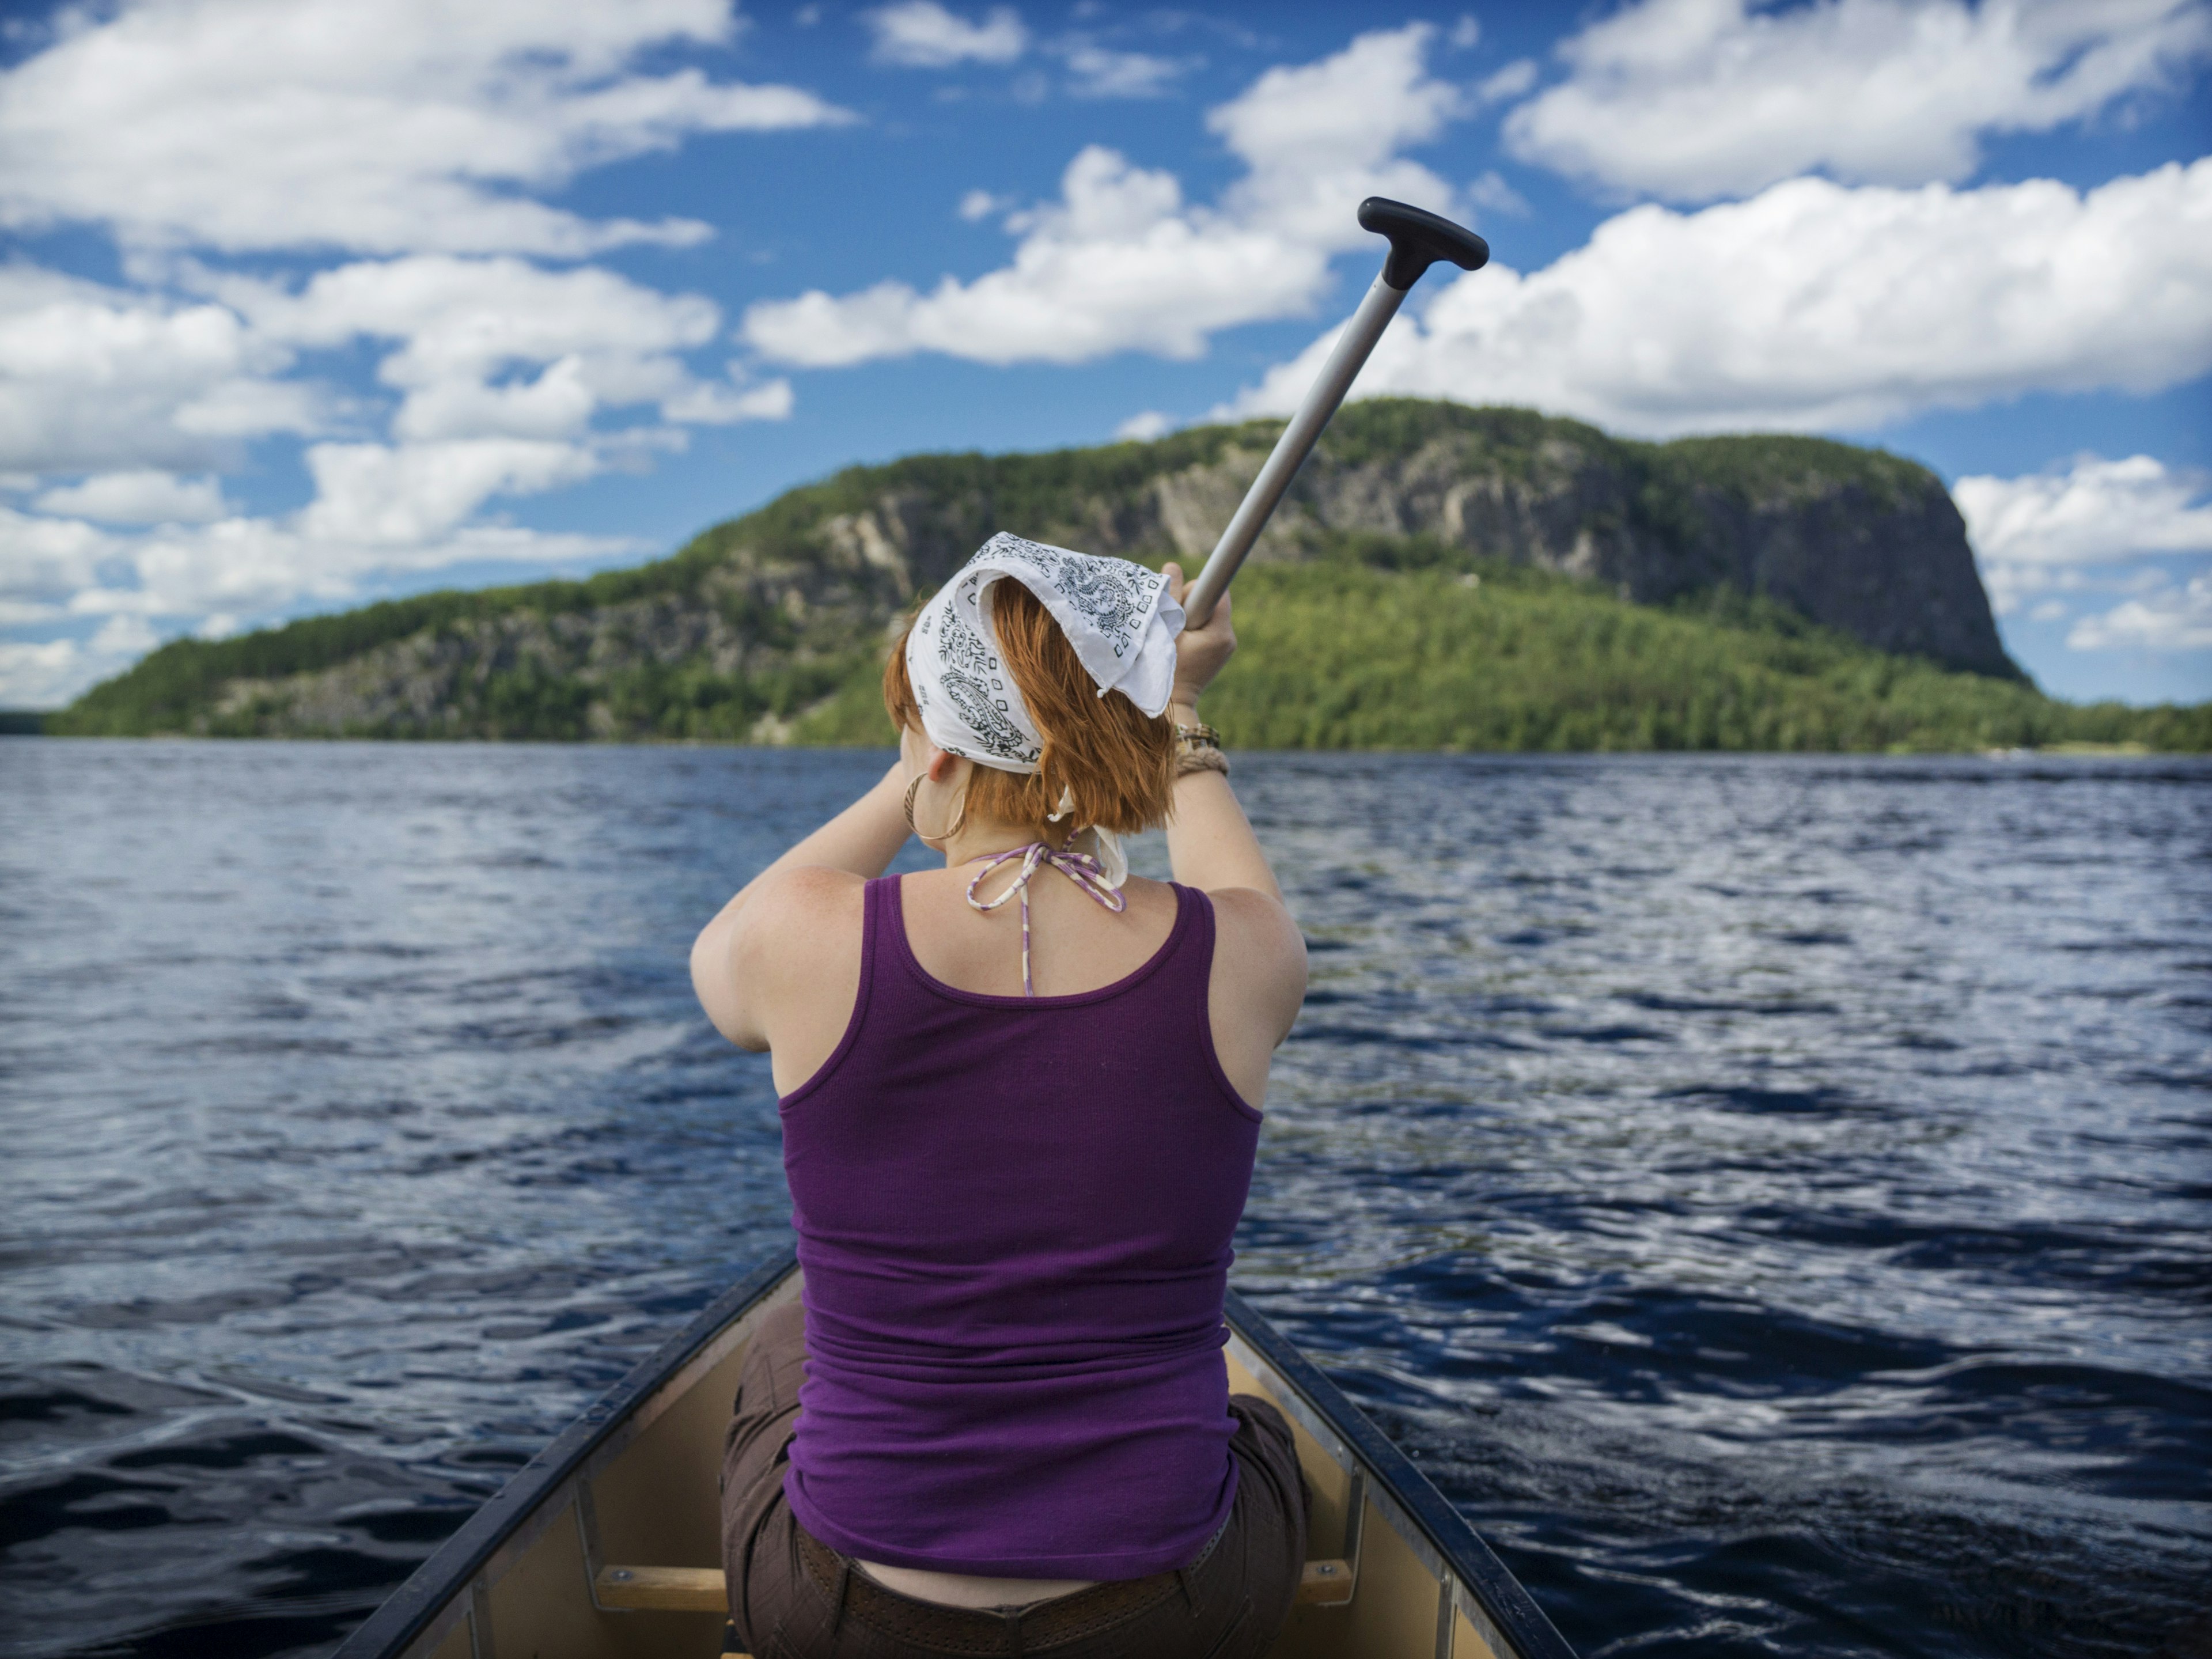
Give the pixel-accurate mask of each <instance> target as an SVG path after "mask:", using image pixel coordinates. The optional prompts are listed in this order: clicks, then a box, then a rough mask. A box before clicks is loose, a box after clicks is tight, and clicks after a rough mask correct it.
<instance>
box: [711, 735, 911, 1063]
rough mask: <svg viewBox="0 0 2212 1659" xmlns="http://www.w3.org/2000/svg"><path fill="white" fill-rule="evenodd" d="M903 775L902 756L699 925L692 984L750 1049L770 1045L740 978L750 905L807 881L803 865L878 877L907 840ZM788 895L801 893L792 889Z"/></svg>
mask: <svg viewBox="0 0 2212 1659" xmlns="http://www.w3.org/2000/svg"><path fill="white" fill-rule="evenodd" d="M903 790H904V780H903V779H902V776H901V775H900V771H899V763H897V762H896V761H893V762H892V763H891V765H890V770H889V771H887V772H885V773H884V775H883V776H882V777H881V778H880V779H878V781H877V783H876V786H875V787H874V788H872V789H871V790H869V791H868V793H866V794H865V795H863V796H861V797H860V799H858V800H856V801H854V803H853V804H852V805H850V806H848V807H847V808H846V809H845V810H844V811H842V812H840V813H838V814H837V816H836V817H834V818H832V819H830V820H829V823H825V824H823V826H822V827H821V828H820V829H817V830H816V831H815V832H814V833H813V834H812V835H811V836H807V837H806V838H805V840H804V841H801V842H799V844H798V845H797V846H795V847H793V848H792V849H791V850H790V851H789V852H787V853H786V854H783V856H782V857H781V858H779V859H777V860H775V863H773V864H771V865H769V866H768V868H767V869H765V870H763V871H762V872H760V874H758V875H757V876H755V877H754V878H752V879H751V880H750V881H749V882H747V883H746V884H744V886H743V887H741V888H739V889H738V892H737V896H735V897H733V898H732V899H731V901H730V902H728V903H727V904H726V905H724V906H723V907H722V908H721V909H720V912H719V913H718V914H717V915H715V917H714V920H713V921H710V922H708V924H707V925H706V926H705V927H702V928H701V929H700V930H699V937H698V938H697V939H695V940H694V941H693V942H692V945H691V988H692V989H693V990H695V991H696V992H697V993H698V994H699V1006H701V1007H702V1008H704V1009H705V1010H706V1011H707V1018H708V1019H710V1020H712V1021H714V1029H715V1030H718V1031H720V1033H721V1034H722V1035H723V1036H726V1037H727V1038H729V1039H730V1041H731V1042H736V1043H740V1044H742V1045H744V1047H746V1048H763V1047H765V1046H766V1039H765V1038H764V1037H763V1036H762V1035H761V1033H760V1032H759V1030H758V1029H757V1028H758V1024H759V1022H758V1021H757V1019H756V1018H752V1017H750V1011H749V1010H748V1009H747V1007H746V1006H745V1003H746V998H745V996H744V985H743V984H742V983H741V981H740V974H739V966H740V964H739V961H738V949H737V946H738V942H739V941H738V932H739V928H740V926H741V924H742V922H743V921H744V916H745V910H746V907H747V905H748V904H750V902H752V901H753V900H754V899H756V898H757V897H759V896H760V895H761V894H762V893H763V891H771V890H772V891H775V892H776V893H777V894H778V896H782V890H783V889H785V888H789V887H793V886H794V885H799V884H800V883H798V882H794V881H793V879H791V878H792V877H793V874H794V872H799V871H833V872H843V873H845V874H848V875H853V876H860V877H869V876H880V875H881V874H883V872H884V869H885V867H886V866H889V865H890V861H891V860H893V859H895V858H896V857H897V856H898V851H899V848H902V847H903V846H905V845H906V838H907V834H908V831H907V827H906V814H905V812H904V811H902V803H901V796H902V793H903ZM792 896H793V897H798V896H799V895H796V894H793V895H792Z"/></svg>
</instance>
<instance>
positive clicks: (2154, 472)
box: [1951, 455, 2212, 565]
mask: <svg viewBox="0 0 2212 1659" xmlns="http://www.w3.org/2000/svg"><path fill="white" fill-rule="evenodd" d="M2204 495H2205V489H2204V481H2203V479H2202V478H2197V477H2188V476H2185V475H2183V474H2179V473H2177V472H2174V471H2171V470H2169V469H2168V468H2167V467H2166V465H2165V464H2164V463H2162V462H2160V461H2159V460H2156V459H2154V458H2153V457H2151V456H2148V455H2130V456H2129V457H2128V458H2127V459H2124V460H2118V461H2108V460H2106V459H2104V458H2103V457H2101V456H2098V455H2084V456H2081V458H2079V459H2076V460H2075V462H2074V464H2073V465H2072V466H2070V467H2069V468H2068V469H2067V470H2066V471H2063V472H2043V473H2031V474H2029V475H2028V476H2027V477H2021V478H1996V477H1985V476H1976V477H1966V478H1961V479H1960V480H1959V481H1958V482H1957V483H1954V484H1953V485H1952V486H1951V496H1952V499H1953V500H1954V501H1957V502H1958V503H1959V511H1960V513H1963V514H1965V515H1966V533H1967V535H1968V536H1969V537H1970V538H1972V541H1973V544H1974V550H1975V551H1976V552H1977V553H1978V554H1979V555H1980V556H1981V557H1982V558H1983V560H1984V562H1992V563H2000V564H2045V565H2084V564H2109V563H2112V562H2116V561H2119V560H2126V559H2137V558H2141V557H2142V556H2144V555H2145V554H2159V553H2212V502H2209V501H2206V500H2205V499H2204Z"/></svg>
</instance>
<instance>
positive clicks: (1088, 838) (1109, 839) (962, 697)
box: [906, 531, 1183, 995]
mask: <svg viewBox="0 0 2212 1659" xmlns="http://www.w3.org/2000/svg"><path fill="white" fill-rule="evenodd" d="M1008 578H1012V580H1015V581H1018V582H1019V583H1020V584H1021V585H1022V586H1024V587H1026V588H1028V589H1029V591H1030V592H1032V593H1034V594H1036V597H1037V599H1038V600H1039V601H1040V602H1041V603H1042V605H1044V608H1045V609H1046V611H1048V612H1050V613H1051V616H1052V619H1053V620H1054V622H1056V623H1059V624H1060V631H1061V632H1062V633H1064V634H1066V635H1067V642H1068V643H1069V644H1070V645H1072V646H1073V647H1075V656H1076V660H1077V661H1079V662H1080V663H1081V664H1082V665H1083V666H1084V669H1085V671H1086V672H1087V673H1089V674H1090V676H1091V678H1092V679H1093V680H1095V681H1096V682H1097V685H1098V695H1099V696H1102V697H1103V696H1105V695H1106V694H1107V693H1108V692H1109V691H1119V692H1120V693H1121V695H1122V696H1125V697H1127V698H1128V700H1129V701H1130V702H1133V703H1134V704H1136V706H1137V707H1138V708H1140V709H1142V710H1143V711H1144V712H1145V713H1146V714H1149V715H1151V716H1152V717H1153V718H1154V719H1158V716H1159V715H1160V714H1161V712H1162V711H1163V710H1164V709H1165V708H1167V706H1168V697H1169V695H1170V693H1171V692H1172V691H1173V690H1175V668H1176V635H1179V634H1181V633H1182V623H1183V614H1182V606H1181V605H1177V604H1176V602H1175V600H1174V599H1171V598H1170V597H1169V594H1168V590H1167V580H1166V578H1164V577H1163V576H1160V575H1158V574H1154V573H1153V572H1152V571H1150V570H1147V569H1146V568H1145V567H1144V566H1142V565H1140V564H1136V563H1133V562H1131V561H1129V560H1127V559H1114V558H1102V557H1100V556H1097V555H1095V554H1091V553H1072V552H1070V551H1069V550H1067V549H1066V548H1064V547H1052V546H1049V545H1048V544H1045V543H1043V542H1033V541H1029V540H1026V539H1025V538H1022V537H1020V536H1012V535H1008V534H1006V532H1003V531H1001V532H1000V533H999V534H998V535H995V536H994V537H992V538H991V539H990V540H989V541H987V542H985V543H984V544H983V545H982V546H981V548H980V549H978V550H976V554H975V557H974V558H972V559H970V560H969V561H968V562H967V563H966V564H965V565H963V566H962V567H961V568H960V569H959V570H958V571H957V573H956V574H954V576H953V578H952V580H951V581H949V582H947V583H945V586H943V587H941V588H939V590H938V591H937V593H936V596H935V597H934V598H933V599H931V600H930V601H929V603H928V604H927V605H924V606H923V607H922V610H921V615H920V616H919V617H916V618H915V624H914V629H913V631H912V632H911V633H909V634H908V635H907V641H906V672H907V680H908V684H911V685H912V686H913V688H914V701H915V707H916V708H918V709H919V710H920V711H921V729H922V731H923V732H925V733H927V736H928V738H929V740H930V742H932V743H933V744H936V745H937V746H938V747H939V749H942V750H944V751H945V753H946V754H948V755H959V756H962V757H964V758H966V759H968V760H971V761H974V762H975V763H976V764H977V765H978V766H988V767H993V768H995V769H997V770H999V771H1001V772H1020V773H1024V774H1028V773H1034V772H1036V769H1037V768H1038V766H1039V764H1040V763H1041V762H1042V759H1043V757H1044V738H1042V735H1041V734H1040V733H1039V732H1038V731H1037V729H1036V723H1035V722H1034V721H1032V720H1030V711H1029V708H1028V707H1027V705H1025V704H1024V702H1022V694H1021V690H1020V689H1019V688H1018V687H1017V686H1016V685H1015V684H1014V679H1013V676H1012V674H1010V673H1009V672H1007V671H1006V658H1005V655H1004V653H1002V652H1001V651H1000V648H999V635H998V632H997V630H996V629H994V627H993V626H992V622H991V589H992V587H993V586H994V585H995V584H997V583H998V582H1000V581H1002V580H1006V579H1008ZM1067 810H1068V802H1067V799H1066V796H1065V795H1064V794H1063V796H1062V797H1061V803H1060V812H1065V811H1067ZM1058 816H1060V813H1055V814H1054V817H1058ZM1085 848H1088V850H1085ZM1017 858H1018V859H1019V860H1021V864H1020V866H1019V867H1018V869H1017V870H1016V872H1015V873H1014V877H1013V879H1012V882H1011V883H1010V884H1009V885H1008V886H1007V887H1006V890H1004V891H1002V892H1000V894H999V896H997V897H996V898H994V899H988V900H984V899H979V898H977V897H976V896H975V889H976V886H977V884H979V883H981V881H982V880H983V878H984V877H985V876H987V875H988V874H990V873H991V872H992V871H994V870H995V869H997V868H999V867H1000V866H1001V865H1003V864H1005V863H1006V861H1007V860H1012V859H1017ZM1047 865H1048V866H1051V867H1052V868H1054V869H1055V870H1058V871H1059V872H1060V873H1061V874H1062V875H1064V876H1066V877H1067V878H1069V879H1070V880H1072V881H1073V882H1074V883H1075V884H1076V885H1077V886H1079V887H1080V888H1081V889H1082V890H1084V891H1085V892H1086V893H1088V894H1090V896H1091V897H1092V898H1094V899H1096V900H1097V901H1098V902H1099V903H1101V904H1103V905H1105V906H1106V907H1107V908H1109V909H1112V910H1119V909H1121V893H1120V891H1119V889H1120V887H1121V884H1122V883H1123V882H1124V881H1126V880H1127V879H1128V875H1129V861H1128V860H1127V857H1125V856H1124V855H1123V854H1122V851H1121V842H1120V840H1119V839H1118V838H1117V837H1116V836H1115V835H1114V833H1113V832H1112V831H1111V830H1109V829H1101V828H1099V827H1098V826H1097V825H1095V824H1090V825H1078V826H1077V829H1076V833H1075V834H1074V835H1073V836H1070V837H1069V839H1068V844H1067V846H1066V848H1052V847H1050V846H1048V845H1047V844H1046V843H1045V842H1031V843H1030V845H1028V846H1027V847H1018V848H1012V849H1011V850H1010V851H1007V852H1005V853H1000V854H995V855H991V856H989V858H988V861H987V863H986V864H985V866H984V868H983V869H982V870H981V871H979V872H977V873H976V876H975V880H974V881H971V882H969V884H968V902H969V903H970V904H972V905H974V906H975V908H977V909H979V910H993V909H996V908H998V907H999V906H1000V905H1001V904H1003V903H1005V902H1006V900H1007V898H1008V897H1010V896H1013V895H1014V894H1017V893H1018V894H1019V895H1020V898H1021V912H1022V990H1023V992H1024V994H1029V995H1034V994H1035V990H1034V987H1033V985H1032V983H1031V981H1030V896H1029V881H1030V877H1031V876H1032V875H1034V874H1035V873H1036V872H1037V870H1038V869H1039V868H1040V867H1042V866H1047Z"/></svg>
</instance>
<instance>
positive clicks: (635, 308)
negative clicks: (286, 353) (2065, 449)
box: [204, 254, 789, 441]
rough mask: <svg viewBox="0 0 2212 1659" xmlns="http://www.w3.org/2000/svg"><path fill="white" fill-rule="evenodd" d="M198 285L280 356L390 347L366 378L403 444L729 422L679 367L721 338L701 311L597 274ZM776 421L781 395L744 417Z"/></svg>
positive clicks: (211, 280)
mask: <svg viewBox="0 0 2212 1659" xmlns="http://www.w3.org/2000/svg"><path fill="white" fill-rule="evenodd" d="M204 280H205V281H206V282H207V283H208V285H209V287H210V289H211V291H212V292H214V293H215V294H216V295H219V296H220V297H222V298H223V299H225V300H227V301H229V302H230V303H231V304H233V305H234V306H235V307H237V309H238V310H239V312H240V313H241V314H242V315H243V316H245V317H246V319H250V321H251V323H252V326H253V328H254V330H255V331H256V332H257V334H258V336H259V337H263V338H265V339H267V340H270V341H272V342H275V343H280V344H281V345H283V347H285V348H286V349H310V348H324V349H328V348H333V347H337V346H342V345H344V344H345V343H348V342H349V341H351V340H353V339H356V338H357V337H370V338H375V339H384V340H391V341H396V342H398V346H397V348H396V349H393V350H392V351H391V352H390V353H389V354H388V355H387V356H386V357H385V358H384V359H383V361H382V362H380V364H379V365H378V368H377V378H378V379H379V380H380V381H382V382H383V383H384V384H385V385H386V386H391V387H393V388H395V389H396V390H398V391H399V392H401V393H402V394H403V395H402V398H401V401H400V404H399V408H398V412H397V413H396V414H395V416H393V420H392V431H393V434H394V435H395V436H398V437H399V438H402V439H406V440H410V441H430V440H434V439H441V438H471V437H486V436H512V437H520V438H553V437H567V436H569V435H574V434H576V433H580V432H581V431H583V430H584V429H585V428H586V425H587V424H588V423H589V422H590V421H591V419H592V416H593V415H594V414H595V413H596V412H597V411H598V410H600V409H602V408H605V407H615V406H622V405H627V404H641V403H653V404H659V405H661V408H662V412H663V416H664V417H665V418H666V419H670V420H684V419H698V418H704V419H709V420H726V419H730V418H738V417H742V416H741V415H738V414H733V413H732V412H731V410H730V407H729V405H728V404H727V402H726V400H724V401H723V402H719V403H718V402H716V401H715V398H714V393H713V392H712V389H711V386H710V385H702V383H701V382H699V381H697V380H696V379H695V378H694V377H693V375H692V374H691V373H690V370H689V369H688V368H685V366H684V362H683V359H682V354H683V353H684V351H687V350H689V349H692V348H694V347H696V346H700V345H703V344H705V343H708V341H710V340H712V339H713V338H714V337H715V335H716V333H717V332H718V331H720V326H721V313H720V309H719V308H718V307H716V306H715V305H714V301H711V300H708V299H707V298H705V297H704V296H703V295H696V294H663V293H661V292H659V290H657V289H649V288H646V287H644V286H642V285H641V284H639V283H633V282H631V281H630V280H629V278H627V277H625V276H619V275H617V273H615V272H613V271H611V270H602V269H600V268H599V267H596V266H590V265H586V266H582V267H580V268H576V269H572V270H545V269H544V268H542V267H540V266H538V265H535V264H531V263H530V262H529V261H527V260H524V259H517V258H489V259H482V258H455V257H453V256H451V255H447V254H418V255H415V256H413V257H410V258H402V259H391V260H362V261H356V262H355V263H353V264H344V265H340V266H338V267H337V268H336V269H334V270H325V271H323V272H321V273H319V275H317V276H314V277H313V278H311V279H310V280H309V281H308V282H307V283H306V284H304V285H303V286H302V287H301V288H300V289H298V290H296V291H294V290H291V289H287V288H285V287H283V286H282V285H279V284H275V283H263V282H259V281H257V280H253V279H248V278H240V277H220V276H206V277H205V278H204ZM779 404H780V407H779V406H777V405H779ZM678 410H686V411H694V412H692V413H688V414H687V413H679V412H677V411H678ZM788 412H789V402H788V396H787V393H784V394H776V395H775V396H774V397H772V398H769V399H766V400H757V401H756V402H755V404H752V405H750V406H748V407H747V409H746V410H744V411H743V413H744V414H750V416H752V417H754V418H780V417H781V415H783V414H787V413H788Z"/></svg>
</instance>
